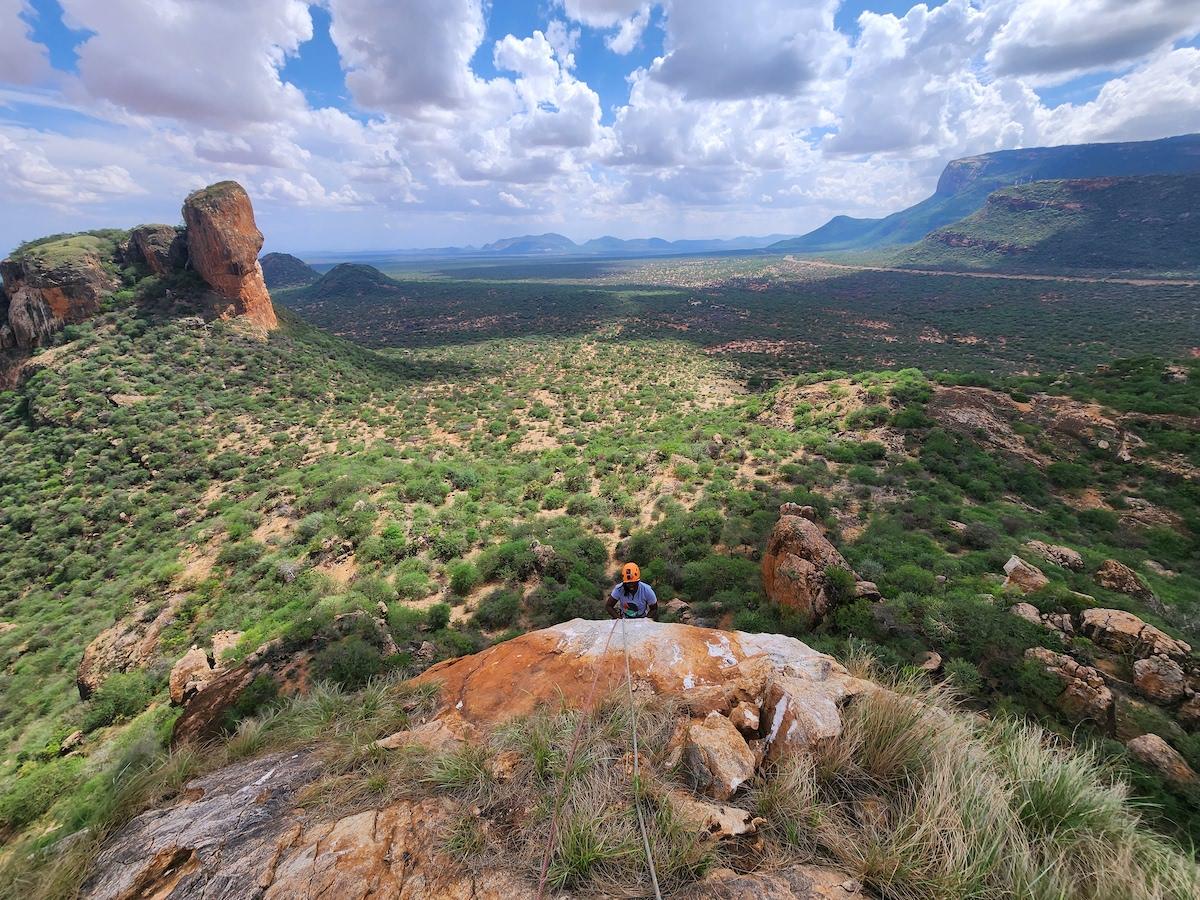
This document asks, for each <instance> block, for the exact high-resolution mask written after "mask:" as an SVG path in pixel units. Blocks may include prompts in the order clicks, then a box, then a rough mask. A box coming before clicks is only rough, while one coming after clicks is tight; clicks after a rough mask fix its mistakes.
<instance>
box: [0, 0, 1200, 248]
mask: <svg viewBox="0 0 1200 900" xmlns="http://www.w3.org/2000/svg"><path fill="white" fill-rule="evenodd" d="M1198 39H1200V0H1073V2H1072V3H1070V4H1063V3H1061V2H1059V0H945V2H933V3H926V4H913V3H909V2H904V0H844V2H838V0H739V2H738V3H730V2H728V0H491V2H486V0H323V2H321V3H309V2H305V0H255V3H253V4H239V3H233V2H230V0H61V2H60V0H0V177H3V178H4V179H5V181H6V184H7V185H8V195H9V203H8V206H7V208H6V214H5V216H4V217H2V218H0V249H3V248H7V247H8V246H11V245H12V244H14V243H15V242H16V241H18V240H20V239H23V238H28V237H32V236H35V235H36V234H39V233H44V232H51V231H61V230H74V229H78V228H84V227H98V226H101V225H110V224H111V225H129V224H133V223H136V222H138V221H147V220H153V219H157V220H165V221H174V220H176V219H177V218H178V207H179V201H180V199H181V198H182V196H183V194H185V193H186V192H187V191H188V190H190V189H193V188H195V187H198V186H201V185H203V184H204V183H206V182H208V181H211V180H216V179H219V178H236V179H238V180H240V181H242V183H244V184H245V185H246V187H247V189H248V190H249V191H250V193H251V196H252V197H253V198H254V200H255V204H256V209H257V211H258V216H259V219H260V224H261V225H262V227H263V230H264V232H265V233H266V235H267V242H268V247H269V248H273V249H291V250H298V251H301V252H303V251H305V250H317V249H391V248H397V247H410V246H431V245H442V244H464V243H480V242H484V241H488V240H493V239H495V238H497V237H500V236H504V235H509V234H516V233H525V232H540V231H546V230H554V231H560V232H563V233H566V234H568V235H569V236H571V237H573V238H575V239H577V240H585V239H587V238H590V237H594V236H597V235H600V234H606V233H612V234H617V235H620V236H623V237H639V236H649V235H659V236H663V237H667V238H680V237H708V236H714V237H715V236H722V237H729V236H733V235H736V234H766V233H802V232H804V231H807V230H809V229H811V228H813V227H816V226H818V225H820V224H822V222H824V221H825V220H826V219H828V218H829V217H830V216H831V215H835V214H838V213H846V214H850V215H882V214H886V213H887V212H890V211H893V210H895V209H897V208H901V207H903V206H905V205H907V204H909V203H911V202H914V201H915V200H918V199H920V198H921V197H922V196H924V195H926V194H927V193H928V192H929V191H930V190H931V189H932V187H933V185H934V183H936V178H937V175H938V173H939V172H940V170H941V168H942V167H943V166H944V165H945V163H946V162H947V161H948V160H950V159H953V158H955V157H957V156H963V155H969V154H976V153H981V152H986V151H988V150H995V149H1006V148H1012V147H1022V146H1037V145H1046V144H1061V143H1072V142H1082V141H1096V140H1138V139H1151V138H1157V137H1163V136H1167V135H1168V134H1172V133H1182V132H1186V131H1198V130H1200V49H1197V48H1198Z"/></svg>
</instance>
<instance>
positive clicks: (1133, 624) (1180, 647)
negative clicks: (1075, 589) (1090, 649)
mask: <svg viewBox="0 0 1200 900" xmlns="http://www.w3.org/2000/svg"><path fill="white" fill-rule="evenodd" d="M1079 630H1080V631H1082V632H1083V634H1084V636H1086V637H1087V638H1089V639H1091V640H1092V641H1095V642H1096V643H1097V644H1099V645H1100V646H1101V647H1103V648H1104V649H1106V650H1112V651H1113V652H1114V653H1126V654H1129V655H1131V656H1136V657H1147V656H1153V655H1154V654H1160V655H1162V656H1167V657H1170V658H1172V659H1174V660H1176V661H1179V662H1182V661H1183V660H1184V659H1185V658H1186V657H1187V656H1188V654H1190V653H1191V652H1192V648H1191V645H1190V644H1187V643H1185V642H1184V641H1181V640H1178V639H1176V638H1173V637H1171V636H1170V635H1169V634H1167V633H1166V632H1164V631H1162V630H1160V629H1158V628H1155V627H1154V626H1153V625H1149V624H1147V623H1146V622H1144V621H1142V620H1141V619H1140V618H1139V617H1137V616H1135V615H1134V614H1133V613H1131V612H1125V610H1123V609H1085V610H1084V611H1083V612H1082V613H1081V614H1080V624H1079Z"/></svg>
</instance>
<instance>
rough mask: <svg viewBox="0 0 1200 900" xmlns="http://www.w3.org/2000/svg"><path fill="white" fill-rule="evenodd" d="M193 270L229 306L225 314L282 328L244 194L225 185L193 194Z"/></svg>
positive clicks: (188, 216)
mask: <svg viewBox="0 0 1200 900" xmlns="http://www.w3.org/2000/svg"><path fill="white" fill-rule="evenodd" d="M183 221H184V222H186V223H187V248H188V257H189V261H190V264H191V266H192V268H193V269H195V270H196V272H197V273H199V275H200V277H201V278H203V279H204V280H205V282H207V284H208V285H209V286H210V287H211V288H212V289H213V290H214V291H215V292H216V293H217V294H218V295H219V296H220V297H222V298H223V299H224V300H225V301H227V307H226V309H225V310H223V312H224V314H226V315H230V316H240V317H242V318H244V319H246V320H248V321H250V322H252V323H254V324H255V325H258V326H260V327H262V328H264V329H266V330H268V331H269V330H271V329H273V328H275V327H276V326H278V324H279V322H278V320H277V319H276V318H275V309H274V307H272V306H271V295H270V294H269V293H268V292H267V285H266V282H265V281H263V274H262V266H261V265H259V262H258V252H259V251H260V250H261V249H262V245H263V236H262V232H261V231H259V230H258V226H257V225H256V224H255V223H254V209H253V207H252V206H251V205H250V197H249V195H248V194H247V193H246V191H245V189H244V188H243V187H242V186H241V185H240V184H238V183H237V182H235V181H222V182H219V183H217V184H214V185H210V186H209V187H206V188H204V189H203V190H199V191H196V192H194V193H192V194H189V195H188V197H187V199H186V200H185V201H184V202H183Z"/></svg>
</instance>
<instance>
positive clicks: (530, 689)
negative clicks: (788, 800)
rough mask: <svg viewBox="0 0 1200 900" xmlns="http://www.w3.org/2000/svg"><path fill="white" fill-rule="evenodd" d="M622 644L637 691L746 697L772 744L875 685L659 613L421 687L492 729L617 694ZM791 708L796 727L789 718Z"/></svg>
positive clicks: (528, 644)
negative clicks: (436, 690) (660, 618)
mask: <svg viewBox="0 0 1200 900" xmlns="http://www.w3.org/2000/svg"><path fill="white" fill-rule="evenodd" d="M625 646H627V647H628V650H629V668H630V673H631V675H632V677H633V683H634V691H635V693H637V694H638V695H641V696H646V695H650V694H654V695H657V696H659V697H664V698H668V699H671V700H675V701H678V702H679V703H680V704H681V705H682V706H683V707H684V708H685V709H686V710H687V711H688V713H689V714H690V715H691V716H693V717H694V718H696V719H704V718H705V717H707V716H708V715H709V714H710V713H712V712H717V713H719V714H720V715H722V716H729V715H730V714H731V713H732V712H733V710H734V709H735V708H737V707H738V705H739V704H740V703H742V702H746V703H748V704H750V705H751V706H753V707H754V708H756V709H760V710H762V717H761V719H762V725H761V729H760V730H762V731H763V734H762V735H761V737H762V739H763V740H765V741H766V743H767V744H768V745H769V744H775V743H779V744H780V746H783V745H784V744H787V745H789V746H796V747H800V746H803V745H804V744H805V742H806V741H808V740H811V739H815V737H817V736H819V735H821V734H823V733H824V732H825V731H826V730H827V729H829V728H832V727H834V726H833V724H832V723H834V722H837V723H839V724H840V721H841V715H840V711H839V707H840V705H841V704H842V703H843V702H845V701H846V700H847V699H848V698H850V697H852V696H854V695H855V694H858V693H861V692H862V691H864V690H868V689H870V688H871V687H872V685H871V683H870V682H865V681H862V680H861V679H858V678H855V677H853V676H852V675H850V673H849V672H847V671H846V669H845V668H844V667H843V666H841V665H840V664H839V663H838V662H837V661H836V660H834V659H833V658H832V657H829V656H826V655H825V654H824V653H818V652H817V651H815V650H813V649H811V648H810V647H808V646H807V645H805V644H803V643H801V642H800V641H798V640H796V639H795V638H790V637H786V636H783V635H778V634H747V633H745V632H741V631H720V630H718V629H715V628H700V627H697V626H694V625H679V624H671V623H665V622H655V621H653V620H652V619H634V620H629V621H626V622H625V623H624V628H622V625H621V624H620V622H617V623H613V622H609V621H603V622H601V621H593V620H587V619H572V620H571V621H570V622H564V623H563V624H561V625H554V626H551V627H550V628H543V629H542V630H541V631H531V632H529V633H528V634H523V635H521V636H519V637H515V638H513V639H512V640H508V641H504V642H503V643H501V644H496V645H495V646H493V647H489V648H488V649H486V650H483V651H481V652H479V653H476V654H475V655H473V656H467V657H460V658H458V659H450V660H446V661H444V662H440V663H438V664H437V665H435V666H432V667H430V668H429V669H427V670H426V671H425V672H424V673H422V674H421V675H420V676H418V677H417V678H416V679H415V683H417V684H422V683H426V682H429V683H437V684H439V685H441V697H442V703H443V707H442V710H441V712H440V713H439V718H442V719H444V720H446V721H448V722H467V723H470V724H472V725H475V726H485V727H486V726H491V725H495V724H497V723H500V722H504V721H507V720H508V719H511V718H513V717H515V716H523V715H528V714H529V713H531V712H532V711H533V710H534V709H536V708H538V707H540V706H543V705H545V704H548V703H549V704H565V705H567V706H574V707H579V706H582V705H583V704H584V702H585V701H586V699H587V697H588V696H589V694H590V693H591V685H592V681H593V679H594V680H595V681H596V690H597V696H605V695H606V694H608V693H610V692H612V691H613V690H615V689H616V688H618V687H620V686H622V685H623V684H624V681H625V653H624V647H625ZM772 693H774V694H776V695H777V697H778V698H779V699H778V700H777V702H775V703H774V704H773V705H772V704H771V703H770V700H769V698H770V696H771V695H772ZM202 696H203V695H202ZM785 697H786V698H787V700H786V701H785V700H784V699H783V698H785ZM789 711H790V714H791V716H792V721H793V722H795V723H798V724H794V725H793V724H792V722H787V723H785V721H784V720H785V716H786V715H787V714H788V713H789ZM773 716H778V721H775V720H774V718H773Z"/></svg>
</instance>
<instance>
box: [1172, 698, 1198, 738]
mask: <svg viewBox="0 0 1200 900" xmlns="http://www.w3.org/2000/svg"><path fill="white" fill-rule="evenodd" d="M1175 718H1177V719H1178V720H1179V724H1181V725H1182V726H1183V727H1184V728H1186V729H1187V730H1188V731H1196V730H1197V729H1200V694H1193V695H1192V696H1191V697H1189V698H1188V699H1187V700H1186V701H1185V702H1184V703H1183V705H1182V706H1180V707H1179V709H1177V710H1175Z"/></svg>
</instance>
